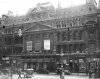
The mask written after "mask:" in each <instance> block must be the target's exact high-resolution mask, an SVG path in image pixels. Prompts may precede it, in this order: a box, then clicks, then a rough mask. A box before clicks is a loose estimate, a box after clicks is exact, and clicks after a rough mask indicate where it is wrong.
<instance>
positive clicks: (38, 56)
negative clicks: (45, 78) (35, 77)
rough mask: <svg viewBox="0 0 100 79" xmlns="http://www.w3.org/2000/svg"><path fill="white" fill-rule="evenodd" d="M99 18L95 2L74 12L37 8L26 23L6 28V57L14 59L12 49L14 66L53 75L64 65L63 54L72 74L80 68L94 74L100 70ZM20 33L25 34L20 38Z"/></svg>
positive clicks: (91, 0)
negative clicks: (97, 64)
mask: <svg viewBox="0 0 100 79" xmlns="http://www.w3.org/2000/svg"><path fill="white" fill-rule="evenodd" d="M99 15H100V10H99V7H98V8H97V4H96V2H95V0H86V4H84V5H81V6H77V7H71V8H61V7H58V8H56V9H55V8H54V7H53V6H52V5H51V4H50V3H45V4H38V5H37V6H36V8H34V9H30V10H29V12H28V13H27V15H26V19H27V21H26V22H25V21H24V22H22V23H19V24H18V23H17V24H14V25H7V26H6V27H5V29H4V32H6V33H5V34H6V35H4V38H5V42H6V51H7V52H8V54H9V55H7V54H6V55H7V56H11V55H12V53H11V54H10V52H12V49H13V58H14V56H16V57H17V58H18V59H15V60H16V63H15V64H19V65H20V66H21V67H22V68H23V69H25V68H34V69H35V71H37V70H38V69H40V68H46V69H48V70H49V71H51V72H54V71H55V70H56V67H57V64H60V63H61V62H62V59H61V53H63V63H64V64H69V65H70V69H71V71H72V72H76V70H77V68H78V71H79V72H85V70H86V69H93V70H94V68H95V67H99V66H96V62H97V61H99V57H98V55H99V54H98V53H97V52H99V49H100V44H99V43H100V36H99V32H100V24H99V21H100V19H99ZM18 29H21V30H22V36H21V37H19V36H18V35H17V31H18ZM11 31H13V32H11ZM10 33H11V34H10ZM13 33H14V34H13ZM7 34H9V35H7ZM12 35H14V37H12ZM10 37H11V38H10ZM12 38H13V39H14V41H13V45H12V44H11V43H12V40H13V39H12ZM10 49H11V50H10ZM8 50H9V51H8ZM18 60H19V61H18ZM20 62H21V63H20Z"/></svg>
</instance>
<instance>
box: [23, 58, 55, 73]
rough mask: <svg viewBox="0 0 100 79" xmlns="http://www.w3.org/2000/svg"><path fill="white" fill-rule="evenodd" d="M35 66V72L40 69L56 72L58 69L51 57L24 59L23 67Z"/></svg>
mask: <svg viewBox="0 0 100 79" xmlns="http://www.w3.org/2000/svg"><path fill="white" fill-rule="evenodd" d="M27 68H33V69H34V71H35V72H37V71H38V70H39V69H46V70H48V71H49V72H54V71H55V69H56V63H55V61H54V59H51V58H45V59H44V58H43V59H42V58H41V59H24V60H23V69H27Z"/></svg>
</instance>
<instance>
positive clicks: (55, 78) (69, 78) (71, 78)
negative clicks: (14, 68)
mask: <svg viewBox="0 0 100 79" xmlns="http://www.w3.org/2000/svg"><path fill="white" fill-rule="evenodd" d="M64 78H65V79H89V78H88V76H86V75H75V74H72V75H65V77H64ZM0 79H11V77H8V76H5V75H0ZM12 79H18V75H13V78H12ZM22 79H60V76H59V75H55V74H49V75H44V74H35V75H34V77H32V78H24V77H23V75H22Z"/></svg>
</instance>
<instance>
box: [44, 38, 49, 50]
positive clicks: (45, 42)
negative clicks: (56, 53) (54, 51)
mask: <svg viewBox="0 0 100 79" xmlns="http://www.w3.org/2000/svg"><path fill="white" fill-rule="evenodd" d="M44 50H50V39H48V40H44Z"/></svg>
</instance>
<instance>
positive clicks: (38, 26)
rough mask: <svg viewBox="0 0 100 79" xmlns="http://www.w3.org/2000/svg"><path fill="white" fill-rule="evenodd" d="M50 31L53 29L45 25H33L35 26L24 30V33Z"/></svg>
mask: <svg viewBox="0 0 100 79" xmlns="http://www.w3.org/2000/svg"><path fill="white" fill-rule="evenodd" d="M50 29H54V28H53V27H50V26H47V25H42V24H39V23H35V25H34V24H32V25H31V27H30V28H28V29H26V30H25V32H33V31H43V30H50Z"/></svg>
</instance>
